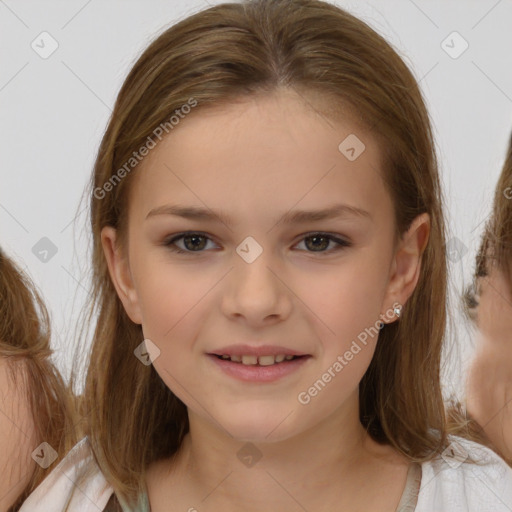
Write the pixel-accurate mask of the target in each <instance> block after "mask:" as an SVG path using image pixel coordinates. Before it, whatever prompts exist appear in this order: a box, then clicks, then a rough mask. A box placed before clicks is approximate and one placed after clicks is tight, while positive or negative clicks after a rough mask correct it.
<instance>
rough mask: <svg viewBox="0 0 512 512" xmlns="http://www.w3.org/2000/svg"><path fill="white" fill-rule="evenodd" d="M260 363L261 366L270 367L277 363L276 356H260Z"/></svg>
mask: <svg viewBox="0 0 512 512" xmlns="http://www.w3.org/2000/svg"><path fill="white" fill-rule="evenodd" d="M258 362H259V363H260V365H261V366H270V365H272V364H274V363H275V357H274V356H260V357H259V358H258Z"/></svg>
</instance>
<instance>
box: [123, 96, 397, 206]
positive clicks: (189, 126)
mask: <svg viewBox="0 0 512 512" xmlns="http://www.w3.org/2000/svg"><path fill="white" fill-rule="evenodd" d="M327 109H328V103H327V101H326V100H325V99H324V100H323V101H320V100H318V99H312V100H311V101H309V98H305V97H304V96H302V95H300V94H297V93H295V92H294V91H291V90H282V91H280V92H278V93H274V94H272V95H267V96H257V97H249V98H247V99H245V100H244V101H237V102H234V103H232V104H228V105H222V107H213V108H212V107H206V108H204V107H203V108H201V106H200V105H199V106H198V107H196V110H195V111H193V112H192V113H191V114H189V115H188V116H184V119H182V120H181V121H180V123H179V125H178V126H177V127H176V128H175V129H174V130H173V131H172V132H171V133H170V134H169V135H167V136H166V137H165V138H164V139H163V140H162V141H161V142H159V143H158V145H157V147H156V148H155V149H153V150H152V151H151V153H150V154H149V155H148V156H147V157H146V158H145V159H144V161H143V162H142V163H141V164H140V165H139V167H138V169H137V172H136V173H135V176H134V178H135V179H134V182H133V183H132V187H131V189H132V190H131V194H130V195H131V200H130V208H131V207H132V205H134V208H137V209H142V210H145V211H146V212H147V211H149V209H151V208H154V206H155V203H162V204H164V203H165V202H166V200H167V201H168V199H169V198H170V197H171V196H172V198H173V199H177V200H180V201H183V202H186V203H187V204H190V203H191V202H193V203H194V204H200V203H201V202H203V203H206V204H211V206H212V207H213V206H219V207H223V208H224V207H226V206H227V205H228V204H229V206H232V207H234V208H236V207H240V208H241V209H243V210H247V209H250V208H253V209H255V208H258V207H261V206H264V207H269V206H273V205H275V206H279V208H280V209H283V208H286V207H287V208H291V207H292V206H293V204H295V203H298V202H300V206H302V207H304V208H306V207H308V206H318V203H319V202H323V203H325V202H329V203H331V202H332V203H333V202H336V201H337V202H339V201H340V200H346V201H345V202H347V203H348V204H351V203H352V204H354V205H355V203H364V204H366V205H367V206H368V208H377V207H378V206H379V200H382V195H383V194H385V191H384V184H383V181H382V176H381V157H380V151H379V148H378V145H377V142H376V140H375V139H374V137H372V136H371V135H370V134H369V133H368V132H367V131H366V130H364V129H363V128H362V127H361V126H360V125H359V124H356V123H355V122H354V121H353V120H352V119H353V116H351V115H349V114H348V110H347V115H346V116H345V117H341V118H339V119H337V120H336V121H333V120H332V119H330V118H329V117H328V116H327V115H326V111H327ZM347 150H348V153H347ZM354 157H355V158H354ZM203 198H204V200H203ZM206 198H209V201H207V200H206ZM388 199H389V198H388ZM140 213H141V212H140Z"/></svg>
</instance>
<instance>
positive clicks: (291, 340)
mask: <svg viewBox="0 0 512 512" xmlns="http://www.w3.org/2000/svg"><path fill="white" fill-rule="evenodd" d="M196 114H197V115H196ZM351 134H352V135H351ZM353 134H355V135H356V136H357V138H358V139H359V140H360V141H361V142H362V143H364V145H365V149H364V151H362V152H361V153H360V154H359V155H358V152H360V148H361V147H362V146H360V145H359V146H358V144H359V143H357V144H356V143H355V142H354V141H355V140H356V139H354V138H353V137H354V136H353ZM349 136H350V137H351V138H349V139H348V142H345V146H344V145H343V144H342V149H341V150H340V149H339V146H340V144H341V143H342V142H343V141H344V140H345V139H346V138H347V137H349ZM356 142H357V141H356ZM347 146H348V152H347ZM351 147H353V148H354V150H353V151H351V150H350V148H351ZM347 155H348V156H349V157H350V158H347ZM354 156H355V157H356V158H354ZM137 172H138V174H137V175H136V176H134V181H133V183H132V185H131V186H132V188H131V195H130V202H129V203H130V206H129V216H128V218H129V221H128V245H127V252H126V254H120V253H119V252H118V251H116V250H115V244H114V241H115V236H116V234H115V230H113V228H104V230H103V232H102V242H103V244H104V249H105V254H106V257H107V260H108V263H109V269H110V272H111V275H112V278H113V281H114V284H115V286H116V289H117V292H118V294H119V297H120V298H121V300H122V301H123V304H124V306H125V308H126V311H127V312H128V314H129V316H130V318H131V319H132V320H133V321H134V322H136V323H140V324H142V328H143V332H144V337H145V338H146V339H149V340H151V342H152V343H153V344H154V345H155V346H156V347H157V348H158V351H159V355H158V357H156V359H154V361H153V365H154V367H155V369H156V371H157V372H158V374H159V375H160V377H161V378H162V380H163V381H164V382H165V384H166V385H167V386H168V387H169V388H170V389H171V390H172V391H173V392H174V393H175V394H176V395H177V396H178V397H179V398H180V399H181V400H182V401H183V402H184V403H185V404H186V405H187V407H188V410H189V416H190V414H193V415H194V416H195V417H197V418H201V419H202V420H204V421H207V422H209V423H211V424H214V425H216V426H218V427H219V428H222V429H223V430H225V431H227V432H229V434H230V435H231V436H234V437H235V438H237V439H240V440H252V441H257V440H266V441H269V440H280V439H285V438H288V437H291V436H293V435H295V434H298V433H300V432H303V431H305V430H306V429H308V428H312V427H314V426H315V425H317V424H318V423H320V422H323V421H327V420H328V419H330V418H331V419H332V418H339V419H341V420H343V419H344V418H348V417H350V418H351V421H352V419H356V418H357V414H358V413H357V410H358V409H357V407H358V384H359V381H360V380H361V378H362V376H363V375H364V373H365V371H366V369H367V367H368V365H369V364H370V361H371V359H372V355H373V353H374V349H375V344H376V341H377V337H378V336H377V335H376V334H375V332H376V331H377V329H376V326H378V321H379V320H380V318H381V315H385V317H383V320H384V322H386V323H388V322H391V321H394V320H396V317H395V316H393V313H392V312H391V311H392V307H393V303H395V302H399V303H400V304H404V303H405V301H406V300H407V298H408V296H409V295H410V294H411V293H412V291H413V289H414V286H415V284H416V281H417V278H418V272H419V270H418V269H419V266H418V265H419V264H418V261H419V256H418V254H419V253H420V252H421V250H422V249H423V248H424V245H425V243H426V239H427V238H428V223H427V222H426V221H425V218H424V217H423V218H422V219H420V220H422V221H423V222H418V223H415V224H414V226H413V228H411V230H410V231H409V233H408V234H407V236H406V237H404V240H403V242H402V245H400V246H399V247H395V246H394V245H393V232H394V218H393V205H392V202H391V199H390V196H389V194H388V193H387V191H386V189H385V187H384V183H383V181H382V178H381V171H380V156H379V150H378V147H377V145H376V142H375V141H374V139H373V138H372V137H371V136H370V135H369V134H368V133H366V132H365V131H363V130H362V129H361V128H360V127H358V126H357V125H355V124H353V123H352V122H350V121H349V120H348V118H347V120H346V121H344V122H337V123H336V124H333V123H328V122H327V121H326V120H325V119H324V118H323V117H322V116H320V115H319V114H318V113H316V112H315V111H314V110H312V109H311V108H309V107H308V106H307V105H305V104H304V102H303V101H302V100H301V99H300V97H299V96H297V95H295V94H294V93H292V92H291V91H281V92H279V93H276V94H274V95H272V96H266V97H264V98H257V99H256V98H252V99H247V101H246V102H244V103H238V104H233V105H230V106H229V107H226V108H223V109H222V110H220V109H217V110H206V111H205V110H203V111H202V112H199V111H197V112H194V114H191V115H190V116H189V117H187V118H186V119H184V120H183V121H182V122H181V124H180V125H179V126H178V127H177V129H175V131H173V132H172V133H171V134H170V135H169V136H168V137H167V139H164V141H162V142H161V143H160V144H159V145H158V147H156V148H155V149H153V151H152V153H151V154H150V156H148V157H147V159H146V160H145V161H144V162H143V164H142V167H141V168H139V169H137ZM177 207H180V208H185V209H186V210H182V211H179V210H178V209H177ZM192 208H193V209H194V210H193V211H192V210H191V209H192ZM331 209H333V210H336V211H335V212H334V213H336V215H334V214H332V215H331V214H330V215H326V214H325V210H331ZM199 210H201V211H202V213H200V214H199ZM299 212H302V213H299ZM304 212H324V213H323V214H320V213H315V214H311V213H309V214H307V213H304ZM180 213H181V214H183V216H182V215H180ZM192 213H195V216H194V215H192ZM331 213H332V212H331ZM186 214H188V215H186ZM184 232H188V235H189V236H185V237H184V236H183V233H184ZM365 329H366V330H367V331H366V336H365ZM368 329H370V332H371V333H372V334H373V337H372V335H368ZM365 338H366V339H365ZM363 340H364V341H363ZM141 341H142V340H141ZM223 355H224V356H231V357H233V359H235V361H233V360H231V359H230V360H229V361H227V360H222V359H221V357H220V356H223ZM283 355H285V356H286V355H288V356H292V355H295V356H301V357H296V358H295V359H292V360H285V361H282V362H274V361H275V358H276V356H277V359H278V360H279V359H281V357H282V356H283ZM257 356H260V358H259V359H257ZM267 356H271V357H267ZM272 356H274V358H273V357H272ZM279 356H281V357H279ZM237 358H238V359H242V362H237V361H236V359H237ZM272 362H274V364H271V363H272ZM252 363H258V364H257V365H253V364H252ZM326 374H327V376H325V375H326ZM319 379H320V381H321V383H320V384H319V383H318V381H319ZM315 383H316V387H315Z"/></svg>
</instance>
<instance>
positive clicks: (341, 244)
mask: <svg viewBox="0 0 512 512" xmlns="http://www.w3.org/2000/svg"><path fill="white" fill-rule="evenodd" d="M188 235H198V236H200V237H203V238H207V239H208V240H211V238H210V237H209V236H208V235H207V234H206V233H202V232H200V231H186V232H184V233H180V234H178V235H176V236H173V237H172V238H170V239H166V240H165V241H164V243H163V245H164V246H166V247H167V248H168V249H169V250H170V251H172V252H174V253H176V254H194V253H198V254H201V253H203V252H206V250H204V249H203V250H201V251H188V250H186V251H184V250H183V249H180V248H177V247H176V245H175V242H176V241H178V240H180V239H182V238H184V237H185V236H188ZM314 236H321V237H323V238H327V239H329V241H332V242H335V243H336V244H338V245H337V246H335V247H334V249H330V250H323V251H305V252H309V253H311V254H315V253H316V254H331V253H333V252H337V251H340V250H342V249H345V248H348V247H351V246H352V243H351V242H348V241H347V240H343V239H341V238H338V237H336V236H334V235H331V234H329V233H324V232H322V231H314V232H311V233H307V234H306V235H305V236H304V237H303V238H302V239H301V240H300V242H302V241H304V240H305V239H306V238H312V237H314ZM300 242H299V243H300Z"/></svg>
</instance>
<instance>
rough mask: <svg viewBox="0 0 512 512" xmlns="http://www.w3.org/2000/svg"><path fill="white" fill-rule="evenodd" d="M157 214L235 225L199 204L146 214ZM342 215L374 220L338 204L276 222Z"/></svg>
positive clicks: (167, 207)
mask: <svg viewBox="0 0 512 512" xmlns="http://www.w3.org/2000/svg"><path fill="white" fill-rule="evenodd" d="M155 215H174V216H177V217H182V218H185V219H190V220H203V221H210V222H219V221H220V222H222V223H223V224H225V225H227V226H232V225H233V219H232V217H231V216H230V215H228V214H227V213H226V212H224V211H214V210H211V209H209V208H203V207H199V206H180V205H171V204H167V205H163V206H159V207H157V208H154V209H153V210H151V211H150V212H149V213H148V214H147V215H146V220H147V219H149V218H150V217H154V216H155ZM342 217H356V218H361V219H367V220H373V219H372V216H371V214H370V213H369V212H368V211H366V210H363V209H362V208H358V207H356V206H350V205H347V204H336V205H333V206H331V207H329V208H324V209H322V210H292V211H289V212H286V213H284V214H283V215H282V216H281V217H280V219H279V220H278V221H277V222H276V224H279V223H280V222H282V223H284V224H304V223H307V222H317V221H320V220H328V219H334V218H342Z"/></svg>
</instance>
